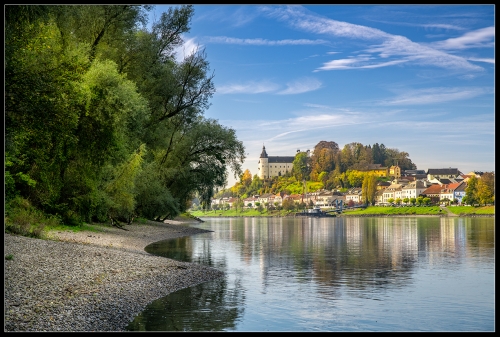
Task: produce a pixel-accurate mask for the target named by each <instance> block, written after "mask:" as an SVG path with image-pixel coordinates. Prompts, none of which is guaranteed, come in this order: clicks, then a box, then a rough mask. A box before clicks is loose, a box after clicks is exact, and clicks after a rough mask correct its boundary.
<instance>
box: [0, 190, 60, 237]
mask: <svg viewBox="0 0 500 337" xmlns="http://www.w3.org/2000/svg"><path fill="white" fill-rule="evenodd" d="M59 224H60V219H59V218H58V217H56V216H50V215H45V214H44V213H43V212H41V211H40V210H38V209H36V208H35V207H33V206H32V205H31V203H30V202H29V200H27V199H24V198H22V197H19V196H17V197H15V198H14V199H12V200H11V201H10V202H9V203H8V204H7V205H6V216H5V232H6V233H12V234H20V235H24V236H30V237H36V238H42V237H43V231H44V229H45V227H55V226H58V225H59Z"/></svg>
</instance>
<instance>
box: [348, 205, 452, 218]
mask: <svg viewBox="0 0 500 337" xmlns="http://www.w3.org/2000/svg"><path fill="white" fill-rule="evenodd" d="M443 212H444V211H441V209H440V207H439V206H421V207H416V206H415V207H381V206H369V207H367V208H365V209H355V210H347V211H345V212H344V213H343V214H344V215H352V216H356V215H439V214H441V213H443Z"/></svg>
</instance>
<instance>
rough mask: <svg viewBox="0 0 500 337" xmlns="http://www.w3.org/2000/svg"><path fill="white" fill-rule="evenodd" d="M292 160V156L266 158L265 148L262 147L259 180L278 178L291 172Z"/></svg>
mask: <svg viewBox="0 0 500 337" xmlns="http://www.w3.org/2000/svg"><path fill="white" fill-rule="evenodd" d="M294 159H295V157H294V156H286V157H280V156H268V155H267V153H266V147H265V146H262V153H261V154H260V159H259V178H260V179H268V178H272V177H280V176H283V175H285V174H286V173H288V172H292V168H293V160H294Z"/></svg>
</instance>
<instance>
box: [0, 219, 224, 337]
mask: <svg viewBox="0 0 500 337" xmlns="http://www.w3.org/2000/svg"><path fill="white" fill-rule="evenodd" d="M96 227H97V228H98V229H99V231H97V232H94V231H92V232H91V231H82V232H76V233H75V232H72V231H64V232H62V231H60V232H58V231H53V232H51V233H50V236H49V239H48V240H42V239H33V238H27V237H23V236H18V235H10V234H5V236H4V256H5V258H4V331H46V332H49V331H84V332H86V331H126V330H125V328H126V326H127V325H128V324H129V323H130V322H131V321H132V320H133V319H134V317H135V316H136V315H137V314H139V313H140V312H142V311H143V310H144V308H145V307H146V306H147V305H148V304H149V303H151V302H152V301H154V300H156V299H158V298H161V297H164V296H166V295H168V294H169V293H171V292H174V291H177V290H180V289H183V288H186V287H191V286H194V285H197V284H199V283H202V282H206V281H210V280H214V279H216V278H219V277H222V276H223V273H222V272H221V271H219V270H216V269H213V268H209V267H206V266H203V265H198V264H193V263H186V262H180V261H175V260H172V259H168V258H165V257H158V256H153V255H151V254H148V253H146V252H145V251H144V247H145V246H147V245H148V244H150V243H153V242H156V241H160V240H166V239H170V238H176V237H183V236H187V235H194V234H197V233H204V232H206V231H205V230H202V229H199V228H196V227H190V225H189V223H181V222H177V221H168V223H158V222H147V223H145V224H139V223H134V224H132V225H126V226H125V228H126V229H128V230H122V229H119V228H116V227H111V226H102V225H100V226H96Z"/></svg>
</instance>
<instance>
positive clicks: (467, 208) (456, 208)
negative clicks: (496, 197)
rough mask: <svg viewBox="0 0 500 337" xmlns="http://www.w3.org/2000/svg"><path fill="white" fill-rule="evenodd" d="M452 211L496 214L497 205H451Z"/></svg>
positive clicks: (459, 213)
mask: <svg viewBox="0 0 500 337" xmlns="http://www.w3.org/2000/svg"><path fill="white" fill-rule="evenodd" d="M447 208H448V209H449V210H450V212H452V213H454V214H457V215H461V214H495V206H449V207H447Z"/></svg>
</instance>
